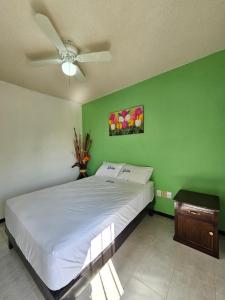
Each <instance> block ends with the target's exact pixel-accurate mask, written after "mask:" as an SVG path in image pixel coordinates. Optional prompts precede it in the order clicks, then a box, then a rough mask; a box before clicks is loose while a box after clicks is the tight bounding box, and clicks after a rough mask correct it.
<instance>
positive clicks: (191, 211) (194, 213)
mask: <svg viewBox="0 0 225 300" xmlns="http://www.w3.org/2000/svg"><path fill="white" fill-rule="evenodd" d="M188 212H189V213H190V214H192V215H198V216H200V213H199V212H196V211H193V210H188Z"/></svg>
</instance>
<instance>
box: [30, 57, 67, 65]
mask: <svg viewBox="0 0 225 300" xmlns="http://www.w3.org/2000/svg"><path fill="white" fill-rule="evenodd" d="M30 63H31V64H32V65H33V66H37V67H39V66H45V65H59V64H61V63H62V60H61V59H60V58H46V59H35V60H30Z"/></svg>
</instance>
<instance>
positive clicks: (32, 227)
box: [5, 176, 154, 299]
mask: <svg viewBox="0 0 225 300" xmlns="http://www.w3.org/2000/svg"><path fill="white" fill-rule="evenodd" d="M153 198H154V187H153V182H148V183H147V184H139V183H133V182H132V183H131V182H125V181H122V180H119V179H114V178H113V179H112V178H109V177H98V176H91V177H88V178H85V179H82V180H78V181H73V182H70V183H66V184H63V185H58V186H54V187H51V188H47V189H43V190H39V191H36V192H33V193H29V194H25V195H22V196H18V197H15V198H12V199H9V200H8V201H7V202H6V208H5V219H6V232H7V234H8V236H9V242H10V245H13V246H14V247H15V248H16V249H17V250H18V252H19V254H20V255H21V256H22V258H23V260H24V261H25V263H26V264H27V265H28V267H29V269H30V271H31V274H32V275H33V277H34V279H35V281H36V282H37V284H38V285H39V287H40V288H41V290H42V292H43V294H44V295H45V297H46V299H61V297H62V295H64V294H65V292H67V291H68V290H69V288H71V286H73V284H74V283H76V282H77V281H78V280H79V279H80V278H81V277H84V276H81V275H83V274H87V270H89V272H90V266H92V268H91V269H92V271H93V266H94V264H98V263H99V261H100V260H102V257H104V262H105V261H106V260H107V259H108V257H110V256H112V255H113V252H112V245H115V242H116V241H117V242H119V240H120V241H121V240H124V238H125V237H126V235H127V234H126V229H127V228H133V227H134V223H135V220H137V219H138V216H140V215H142V214H143V212H144V209H145V208H146V207H147V206H148V205H149V203H150V202H151V201H152V200H153ZM129 231H130V230H129ZM128 234H129V233H128ZM123 237H124V238H123ZM119 244H121V242H119ZM115 250H116V249H115ZM104 262H103V263H104ZM68 299H69V298H68Z"/></svg>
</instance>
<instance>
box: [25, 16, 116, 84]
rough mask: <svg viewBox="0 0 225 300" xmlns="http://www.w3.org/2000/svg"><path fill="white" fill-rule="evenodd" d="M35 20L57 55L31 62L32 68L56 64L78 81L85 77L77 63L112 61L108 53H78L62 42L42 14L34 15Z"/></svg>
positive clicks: (70, 45)
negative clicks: (56, 51) (55, 49)
mask: <svg viewBox="0 0 225 300" xmlns="http://www.w3.org/2000/svg"><path fill="white" fill-rule="evenodd" d="M35 20H36V22H37V24H38V26H39V27H40V29H41V30H42V31H43V32H44V33H45V35H46V36H47V37H48V38H49V40H50V41H51V42H52V44H53V45H54V46H55V47H56V48H57V50H58V55H57V56H54V57H49V58H46V59H37V60H31V64H32V65H34V66H43V65H51V64H58V65H61V68H62V71H63V73H64V74H65V75H67V76H75V77H76V78H77V79H79V80H84V79H85V75H84V73H83V72H82V70H81V68H80V67H79V66H78V64H77V63H87V62H106V61H111V60H112V55H111V53H110V52H109V51H100V52H89V53H79V51H78V49H77V48H76V47H75V46H74V45H73V44H72V42H71V41H65V42H64V41H62V39H61V38H60V36H59V34H58V33H57V31H56V29H55V28H54V26H53V24H52V23H51V21H50V19H49V18H48V17H47V16H45V15H43V14H39V13H37V14H35Z"/></svg>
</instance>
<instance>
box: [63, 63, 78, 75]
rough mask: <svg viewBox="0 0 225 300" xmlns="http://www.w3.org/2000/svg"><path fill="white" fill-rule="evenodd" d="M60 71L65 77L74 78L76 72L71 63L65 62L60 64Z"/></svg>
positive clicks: (74, 66)
mask: <svg viewBox="0 0 225 300" xmlns="http://www.w3.org/2000/svg"><path fill="white" fill-rule="evenodd" d="M62 71H63V73H64V74H65V75H67V76H74V75H75V74H76V72H77V68H76V65H74V64H73V63H72V62H69V61H65V62H64V63H62Z"/></svg>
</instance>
